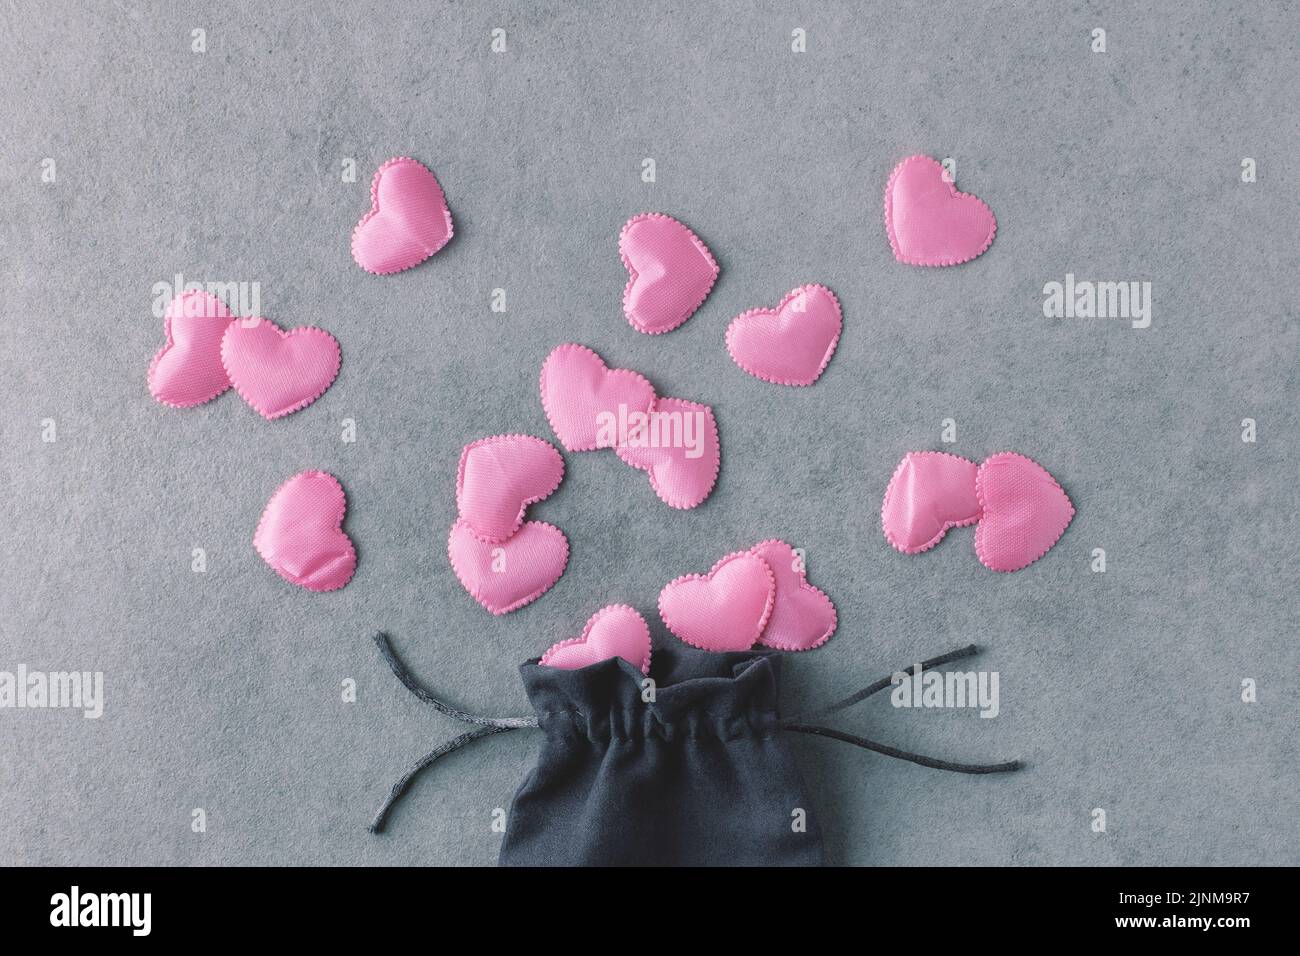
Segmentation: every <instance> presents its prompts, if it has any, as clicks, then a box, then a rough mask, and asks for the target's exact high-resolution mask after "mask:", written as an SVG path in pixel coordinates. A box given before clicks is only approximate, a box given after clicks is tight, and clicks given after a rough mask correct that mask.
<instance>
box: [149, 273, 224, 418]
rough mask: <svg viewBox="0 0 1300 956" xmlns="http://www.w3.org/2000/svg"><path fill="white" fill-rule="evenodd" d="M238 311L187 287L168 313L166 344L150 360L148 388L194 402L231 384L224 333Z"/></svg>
mask: <svg viewBox="0 0 1300 956" xmlns="http://www.w3.org/2000/svg"><path fill="white" fill-rule="evenodd" d="M233 319H234V316H233V315H231V314H230V310H229V309H227V308H226V306H225V303H223V302H222V301H221V300H220V299H218V298H217V297H216V296H214V295H209V294H208V293H207V292H183V293H181V294H180V295H178V296H176V297H175V298H174V299H172V300H171V302H170V303H168V305H167V312H166V313H165V314H164V315H163V334H164V335H165V336H166V339H167V342H166V344H165V345H164V346H163V347H162V348H161V349H159V350H158V354H157V355H155V356H154V357H153V361H152V362H150V363H149V374H148V376H147V379H148V382H149V393H150V394H151V395H153V397H154V398H156V399H158V401H160V402H162V403H163V404H164V405H170V406H172V407H173V408H192V407H193V406H195V405H202V404H203V403H204V402H208V401H211V400H212V399H214V398H216V397H217V396H218V395H220V394H221V393H222V392H224V391H225V390H226V389H228V388H230V378H229V377H228V376H227V375H226V370H225V369H224V368H223V367H222V365H221V336H222V335H223V334H225V331H226V327H227V326H228V325H230V323H231V321H232V320H233Z"/></svg>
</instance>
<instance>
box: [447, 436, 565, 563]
mask: <svg viewBox="0 0 1300 956" xmlns="http://www.w3.org/2000/svg"><path fill="white" fill-rule="evenodd" d="M563 478H564V459H563V458H562V457H561V456H560V453H559V452H558V451H556V450H555V446H554V445H552V444H551V443H550V442H546V441H542V440H541V439H540V438H534V437H533V436H532V435H493V436H492V437H491V438H481V439H479V440H478V441H476V442H473V443H472V444H469V445H466V446H465V449H464V451H462V452H461V454H460V467H459V469H458V470H457V473H456V507H457V508H458V509H459V511H460V516H461V518H462V519H464V520H465V521H466V522H467V523H468V524H469V526H470V529H471V530H472V531H473V532H474V533H475V534H476V535H477V536H478V537H479V538H481V539H482V540H484V541H487V542H489V543H493V542H499V541H504V540H506V538H509V537H510V536H511V535H512V534H514V533H515V532H516V531H518V530H519V528H520V526H521V525H523V523H524V511H525V510H527V508H528V506H529V505H531V504H533V503H535V502H538V501H541V500H542V499H543V498H548V497H550V495H551V493H552V492H553V491H555V489H556V488H558V487H560V482H561V480H563Z"/></svg>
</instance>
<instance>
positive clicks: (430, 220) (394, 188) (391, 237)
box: [352, 156, 454, 275]
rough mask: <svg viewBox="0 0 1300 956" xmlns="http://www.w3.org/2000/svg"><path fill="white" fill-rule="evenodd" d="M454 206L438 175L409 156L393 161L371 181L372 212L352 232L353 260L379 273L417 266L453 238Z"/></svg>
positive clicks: (384, 273) (383, 167)
mask: <svg viewBox="0 0 1300 956" xmlns="http://www.w3.org/2000/svg"><path fill="white" fill-rule="evenodd" d="M453 231H454V230H453V228H452V221H451V210H450V209H448V208H447V197H446V196H444V195H443V192H442V187H441V186H440V185H438V180H437V178H436V177H435V176H434V175H433V173H432V172H430V171H429V169H428V168H427V167H426V166H425V165H424V164H423V163H420V162H418V161H416V160H414V159H411V158H410V157H408V156H399V157H397V158H395V159H390V160H389V161H388V162H386V163H384V165H382V166H380V167H379V169H378V170H376V171H375V178H374V181H373V182H372V183H371V184H370V211H369V212H368V213H366V214H365V215H364V216H362V217H361V221H360V222H358V223H357V227H356V229H355V230H353V232H352V258H353V259H355V260H356V261H357V265H359V266H361V268H363V269H365V270H366V271H367V272H371V273H374V274H375V275H391V274H393V273H394V272H401V271H402V270H403V269H409V268H411V267H412V266H417V265H419V264H420V263H421V262H423V261H424V260H425V259H427V258H429V257H430V256H431V255H433V254H434V253H435V252H437V251H438V250H439V249H441V248H442V247H443V246H445V245H446V244H447V243H448V242H450V241H451V237H452V233H453Z"/></svg>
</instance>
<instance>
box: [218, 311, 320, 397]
mask: <svg viewBox="0 0 1300 956" xmlns="http://www.w3.org/2000/svg"><path fill="white" fill-rule="evenodd" d="M341 360H342V356H341V353H340V352H339V343H338V341H337V340H336V339H335V338H334V336H332V335H330V334H329V333H328V332H326V331H323V330H322V329H317V328H313V327H311V326H303V327H301V328H297V329H290V330H289V331H288V332H285V331H282V330H281V329H280V328H279V327H278V326H277V325H276V324H275V323H274V322H272V321H271V320H269V319H262V318H255V317H254V318H246V319H238V320H236V321H234V322H231V323H230V325H229V326H228V327H227V328H226V331H225V334H224V335H223V336H222V338H221V364H222V366H223V367H224V368H225V370H226V375H227V376H228V377H229V378H230V382H231V384H232V385H234V386H235V391H236V392H238V393H239V397H240V398H242V399H243V400H244V401H246V402H248V404H249V405H250V406H252V408H253V410H254V411H255V412H257V413H258V414H259V415H261V416H262V417H263V418H265V419H266V420H267V421H273V420H275V419H277V418H283V417H284V416H285V415H289V414H292V413H293V412H296V411H298V410H299V409H302V408H306V407H307V406H308V405H310V404H311V403H312V402H314V401H316V399H318V398H320V397H321V395H323V394H324V393H325V390H326V389H327V388H329V387H330V385H332V384H333V383H334V379H335V378H336V377H337V376H338V374H339V363H340V362H341Z"/></svg>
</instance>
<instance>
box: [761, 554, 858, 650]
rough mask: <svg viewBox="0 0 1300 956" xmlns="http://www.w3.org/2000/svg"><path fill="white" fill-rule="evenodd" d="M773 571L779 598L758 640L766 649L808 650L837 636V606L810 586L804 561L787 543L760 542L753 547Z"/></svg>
mask: <svg viewBox="0 0 1300 956" xmlns="http://www.w3.org/2000/svg"><path fill="white" fill-rule="evenodd" d="M749 550H750V553H751V554H756V555H758V556H759V557H760V558H762V559H763V560H764V561H766V562H767V566H768V567H769V568H771V569H772V575H773V577H774V578H775V580H776V598H775V600H774V601H773V604H772V614H771V616H769V617H768V619H767V626H766V627H764V628H763V633H762V634H761V635H760V636H759V638H758V643H760V644H762V645H763V646H764V647H775V648H776V649H777V650H782V651H809V650H812V649H813V648H814V647H820V646H821V645H822V644H825V643H826V642H827V641H829V640H830V639H831V635H832V634H834V633H835V625H836V623H837V621H838V615H836V613H835V605H834V604H832V603H831V599H830V598H829V597H827V596H826V594H825V593H824V592H822V591H821V590H820V589H819V588H815V587H813V586H812V585H811V584H809V583H808V579H807V573H806V571H805V570H804V567H803V560H802V559H801V558H799V557H798V556H797V555H796V554H795V552H794V549H793V548H792V547H790V545H788V544H786V543H785V542H784V541H781V540H778V539H772V540H770V541H760V542H759V543H758V544H756V545H754V547H752V548H750V549H749Z"/></svg>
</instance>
